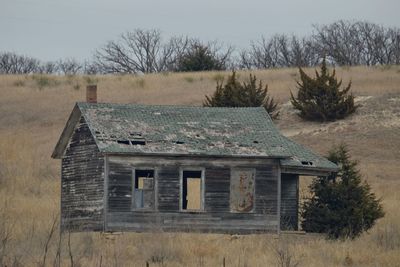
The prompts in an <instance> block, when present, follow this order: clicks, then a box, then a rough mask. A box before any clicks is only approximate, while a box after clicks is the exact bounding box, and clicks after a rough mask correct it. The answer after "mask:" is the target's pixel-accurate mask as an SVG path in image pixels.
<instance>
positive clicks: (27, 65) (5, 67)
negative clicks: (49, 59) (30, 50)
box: [0, 52, 40, 74]
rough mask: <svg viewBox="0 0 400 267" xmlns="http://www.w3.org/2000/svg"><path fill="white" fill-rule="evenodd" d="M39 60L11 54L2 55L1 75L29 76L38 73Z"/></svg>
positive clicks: (0, 54)
mask: <svg viewBox="0 0 400 267" xmlns="http://www.w3.org/2000/svg"><path fill="white" fill-rule="evenodd" d="M39 63H40V62H39V60H37V59H35V58H31V57H27V56H21V55H17V54H15V53H11V52H3V53H0V74H29V73H34V72H37V70H38V66H39Z"/></svg>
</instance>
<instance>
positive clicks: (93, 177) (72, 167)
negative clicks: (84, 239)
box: [61, 118, 104, 231]
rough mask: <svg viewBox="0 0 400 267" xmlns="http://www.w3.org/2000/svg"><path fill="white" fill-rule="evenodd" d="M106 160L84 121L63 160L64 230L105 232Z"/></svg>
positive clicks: (74, 134)
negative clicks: (104, 191)
mask: <svg viewBox="0 0 400 267" xmlns="http://www.w3.org/2000/svg"><path fill="white" fill-rule="evenodd" d="M103 172H104V157H103V156H102V155H101V154H100V153H99V151H98V149H97V146H96V144H95V141H94V139H93V137H92V135H91V133H90V131H89V128H88V126H87V124H86V122H85V120H84V119H83V118H80V120H79V122H78V123H77V125H76V128H75V131H74V133H73V135H72V137H71V140H70V142H69V144H68V146H67V149H66V151H65V155H63V157H62V172H61V230H63V231H65V230H70V231H85V230H89V231H93V230H94V231H99V230H103V188H104V187H103V181H104V180H103V176H104V173H103Z"/></svg>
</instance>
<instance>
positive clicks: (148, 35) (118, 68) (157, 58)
mask: <svg viewBox="0 0 400 267" xmlns="http://www.w3.org/2000/svg"><path fill="white" fill-rule="evenodd" d="M187 45H188V38H187V37H172V38H170V39H169V40H168V41H167V42H163V41H162V38H161V32H160V31H159V30H142V29H136V30H134V31H132V32H126V33H124V34H122V35H121V37H120V39H119V40H118V41H109V42H108V43H107V44H106V45H105V46H104V47H103V48H101V49H99V50H97V51H96V53H95V62H96V64H97V66H98V68H99V70H100V71H101V72H103V73H153V72H161V71H166V70H169V69H170V68H171V66H174V64H175V63H176V59H177V57H178V56H179V55H180V54H181V53H183V51H185V50H186V48H187Z"/></svg>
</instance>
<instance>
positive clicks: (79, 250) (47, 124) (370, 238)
mask: <svg viewBox="0 0 400 267" xmlns="http://www.w3.org/2000/svg"><path fill="white" fill-rule="evenodd" d="M307 72H309V73H312V72H313V70H312V69H309V70H307ZM253 73H255V74H256V76H257V78H259V79H261V80H263V82H264V83H267V84H268V86H269V91H270V93H271V94H272V95H273V96H274V97H275V98H276V99H277V100H278V101H279V102H280V103H281V105H280V108H281V118H280V120H278V121H277V127H278V128H279V129H280V130H281V131H282V132H283V134H285V135H286V136H289V137H291V138H292V139H294V140H296V141H298V142H300V143H302V144H304V145H306V146H308V147H310V148H312V149H313V150H315V151H316V152H319V153H320V154H325V153H326V152H327V150H328V149H329V148H330V147H331V146H332V145H333V144H338V143H340V142H346V143H347V144H349V147H350V151H351V153H352V155H353V157H354V158H355V159H357V160H358V161H359V162H360V165H359V166H360V168H361V172H362V173H363V175H364V178H365V179H366V180H367V181H368V182H369V183H370V185H371V187H372V190H373V191H374V192H375V193H376V194H377V196H378V197H380V198H382V202H383V206H384V209H385V212H386V216H385V218H383V219H381V220H380V221H379V222H378V224H377V225H376V226H375V227H374V228H373V229H372V231H371V232H370V233H366V234H364V235H363V236H361V237H360V238H359V239H356V240H353V241H352V240H346V241H341V242H339V241H338V242H331V241H326V240H325V239H323V238H322V237H320V236H317V235H309V234H307V235H284V236H282V238H280V239H277V238H276V236H273V235H251V236H240V237H235V236H233V237H232V236H228V235H211V234H210V235H200V234H160V233H154V234H135V233H124V234H120V235H117V236H105V235H101V234H93V233H82V234H72V235H71V236H68V235H65V236H63V237H62V238H61V242H59V241H60V238H59V234H58V230H56V231H54V233H52V231H51V228H52V224H53V222H55V220H54V218H56V219H57V218H58V216H59V214H58V213H59V198H60V196H59V194H60V162H59V161H58V160H53V159H51V158H50V155H51V152H52V149H53V148H54V146H55V144H56V142H57V139H58V137H59V136H60V134H61V131H62V129H63V127H64V125H65V122H66V120H67V118H68V116H69V113H70V112H71V110H72V108H73V105H74V103H75V102H77V101H85V87H86V85H87V84H89V83H97V85H98V100H99V102H115V103H141V104H166V105H201V104H202V101H203V100H204V95H206V94H211V93H212V92H213V91H214V90H215V86H216V81H220V80H221V79H223V78H224V77H227V75H229V72H200V73H179V74H173V73H167V74H155V75H144V76H71V77H58V76H45V75H44V76H43V75H29V76H0V265H1V261H2V260H3V262H6V263H8V264H10V262H13V261H14V262H19V263H20V264H21V265H22V266H35V265H40V264H42V263H43V260H44V259H46V260H45V261H46V264H45V265H49V266H53V264H55V265H57V264H58V262H59V258H61V266H70V263H71V257H70V255H72V258H73V261H74V263H75V265H76V266H79V265H80V266H99V265H100V263H101V265H102V266H145V262H146V261H148V262H149V263H150V266H221V265H222V261H223V258H225V260H226V266H275V265H276V264H277V262H279V261H280V260H285V259H288V258H291V259H292V262H293V261H294V262H299V263H300V266H322V265H324V266H343V265H345V266H346V265H347V266H398V264H399V262H400V217H399V216H398V214H399V213H400V205H399V204H400V194H399V193H398V192H400V176H399V173H400V164H399V163H398V161H399V160H400V134H399V133H400V67H399V66H392V67H373V68H366V67H353V68H339V69H337V73H338V77H342V78H343V80H344V83H347V81H349V80H352V83H353V87H352V88H353V89H352V91H353V93H354V94H355V95H356V101H357V102H358V103H359V104H360V105H361V107H360V109H359V110H358V111H357V112H356V114H354V115H352V116H350V117H349V118H348V119H346V120H342V121H337V122H332V123H324V124H320V123H310V122H303V121H301V120H300V119H299V118H298V117H297V116H296V114H295V112H294V110H293V109H292V108H291V105H290V104H289V103H288V99H289V95H290V94H289V92H290V90H292V91H295V90H296V89H295V85H296V79H297V78H298V72H297V70H296V69H280V70H260V71H254V72H253ZM239 75H240V76H239V77H240V79H246V78H248V72H239ZM309 181H310V180H309V178H304V179H302V188H301V193H302V194H307V190H306V185H307V183H308V182H309ZM7 233H8V235H7ZM4 237H8V238H4ZM69 239H70V246H68V240H69ZM2 240H5V241H4V242H2ZM2 244H5V245H2ZM46 244H48V246H47V247H48V252H47V253H45V250H46V249H45V248H46ZM59 244H60V245H59ZM58 247H60V251H61V253H60V255H61V256H60V257H58V256H57V248H58ZM4 255H5V256H4ZM16 266H18V265H16ZM57 266H58V265H57ZM280 266H294V265H280Z"/></svg>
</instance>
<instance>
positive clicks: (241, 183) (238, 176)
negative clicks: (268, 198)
mask: <svg viewBox="0 0 400 267" xmlns="http://www.w3.org/2000/svg"><path fill="white" fill-rule="evenodd" d="M254 189H255V170H254V169H232V170H231V185H230V194H229V195H230V206H231V211H232V212H252V211H253V210H254V202H255V198H254Z"/></svg>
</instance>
